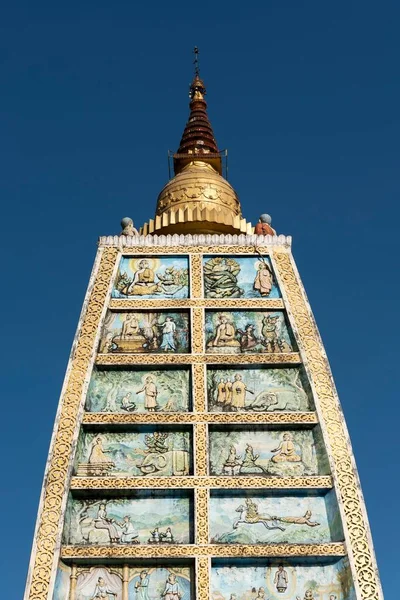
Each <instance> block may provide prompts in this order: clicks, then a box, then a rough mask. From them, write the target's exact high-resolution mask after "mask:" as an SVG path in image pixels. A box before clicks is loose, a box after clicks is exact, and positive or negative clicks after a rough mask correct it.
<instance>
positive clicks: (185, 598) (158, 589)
mask: <svg viewBox="0 0 400 600" xmlns="http://www.w3.org/2000/svg"><path fill="white" fill-rule="evenodd" d="M129 578H130V582H129V588H128V589H129V598H128V600H153V598H154V600H159V599H160V600H161V599H162V598H165V599H166V600H191V598H194V595H193V594H192V588H193V577H192V571H191V569H190V568H188V567H173V566H165V567H163V566H159V565H157V566H153V567H145V568H143V567H142V566H141V567H138V568H131V569H129Z"/></svg>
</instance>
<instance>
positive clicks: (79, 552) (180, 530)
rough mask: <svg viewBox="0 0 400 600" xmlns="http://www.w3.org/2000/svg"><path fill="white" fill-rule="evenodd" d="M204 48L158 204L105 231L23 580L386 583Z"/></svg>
mask: <svg viewBox="0 0 400 600" xmlns="http://www.w3.org/2000/svg"><path fill="white" fill-rule="evenodd" d="M205 96H206V88H205V84H204V82H203V80H202V79H201V78H200V73H199V70H198V66H197V63H196V71H195V76H194V79H193V81H192V84H191V86H190V113H189V119H188V121H187V124H186V126H185V129H184V132H183V135H182V139H181V142H180V145H179V148H178V150H177V151H176V153H174V154H173V156H172V157H171V158H172V161H173V168H174V176H173V177H172V178H171V179H170V180H169V181H168V183H167V184H166V185H165V187H164V188H163V189H162V190H161V192H160V194H159V196H158V199H157V205H156V210H155V215H154V218H153V219H150V220H149V221H148V222H147V223H145V224H144V225H143V226H142V227H141V228H140V229H139V230H137V229H136V228H135V226H134V224H133V221H132V220H131V219H130V218H124V219H123V221H122V232H121V234H120V235H111V236H105V237H100V239H99V245H98V251H97V256H96V259H95V263H94V267H93V272H92V275H91V277H90V281H89V285H88V290H87V293H86V297H85V300H84V304H83V309H82V315H81V318H80V320H79V323H78V328H77V333H76V336H75V340H74V343H73V347H72V352H71V357H70V360H69V364H68V367H67V371H66V375H65V382H64V385H63V388H62V392H61V397H60V402H59V408H58V412H57V416H56V421H55V425H54V433H53V439H52V443H51V448H50V452H49V457H48V462H47V466H46V472H45V477H44V483H43V488H42V493H41V499H40V505H39V511H38V517H37V525H36V530H35V535H34V541H33V549H32V556H31V562H30V567H29V572H28V579H27V585H26V592H25V599H26V600H104V599H106V600H113V599H114V598H116V599H118V600H156V599H160V600H162V599H165V600H295V599H296V600H379V599H382V598H383V596H382V591H381V587H380V582H379V576H378V572H377V567H376V562H375V556H374V551H373V546H372V540H371V535H370V530H369V525H368V521H367V516H366V510H365V505H364V501H363V496H362V492H361V489H360V484H359V480H358V475H357V470H356V466H355V462H354V457H353V453H352V449H351V445H350V440H349V435H348V432H347V429H346V424H345V421H344V417H343V413H342V410H341V407H340V404H339V400H338V396H337V393H336V389H335V386H334V383H333V379H332V375H331V371H330V368H329V364H328V361H327V357H326V354H325V350H324V347H323V345H322V342H321V339H320V336H319V333H318V330H317V327H316V324H315V321H314V318H313V315H312V312H311V308H310V306H309V303H308V301H307V297H306V294H305V291H304V288H303V286H302V283H301V280H300V277H299V274H298V271H297V269H296V266H295V263H294V260H293V257H292V252H291V238H290V237H289V236H285V235H277V234H276V232H275V231H274V229H272V225H271V219H270V217H269V216H268V215H267V214H264V215H261V217H260V220H259V222H258V223H257V224H256V226H255V227H253V226H252V225H251V223H249V222H247V221H246V219H245V218H244V217H243V215H242V209H241V204H240V201H239V198H238V196H237V194H236V192H235V190H234V189H233V187H232V186H231V185H230V183H228V181H227V180H226V178H225V177H224V170H223V158H224V155H223V153H222V152H220V150H219V149H218V145H217V142H216V139H215V136H214V132H213V129H212V127H211V124H210V121H209V118H208V114H207V103H206V99H205Z"/></svg>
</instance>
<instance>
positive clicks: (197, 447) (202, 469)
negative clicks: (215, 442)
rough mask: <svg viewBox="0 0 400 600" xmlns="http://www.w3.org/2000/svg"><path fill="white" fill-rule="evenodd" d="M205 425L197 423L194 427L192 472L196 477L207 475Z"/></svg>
mask: <svg viewBox="0 0 400 600" xmlns="http://www.w3.org/2000/svg"><path fill="white" fill-rule="evenodd" d="M207 449H208V444H207V424H206V423H197V424H196V425H195V426H194V472H195V474H196V475H197V477H199V476H201V475H207V471H208V461H207Z"/></svg>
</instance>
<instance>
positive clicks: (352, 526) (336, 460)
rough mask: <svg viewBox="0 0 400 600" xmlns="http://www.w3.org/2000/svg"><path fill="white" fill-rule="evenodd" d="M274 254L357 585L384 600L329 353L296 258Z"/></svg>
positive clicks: (366, 595) (366, 598)
mask: <svg viewBox="0 0 400 600" xmlns="http://www.w3.org/2000/svg"><path fill="white" fill-rule="evenodd" d="M272 257H273V259H274V266H275V273H276V274H277V276H278V278H279V280H280V287H281V290H282V293H283V292H284V291H285V293H286V294H287V297H288V299H289V302H288V312H289V315H290V313H291V315H292V320H293V323H292V325H293V326H294V327H293V329H294V330H295V331H297V336H298V344H299V348H300V350H301V352H302V353H304V354H303V355H304V358H305V360H304V362H305V366H306V368H307V370H308V371H309V373H310V375H311V382H312V384H313V386H314V388H315V391H316V398H315V403H316V405H317V410H318V409H319V410H318V412H319V413H320V419H321V424H322V426H323V429H324V431H325V432H326V433H327V437H328V439H327V440H326V442H327V446H328V449H330V456H331V459H332V462H333V470H334V474H335V477H336V480H337V492H338V496H339V500H340V501H341V503H342V506H343V508H344V515H345V529H347V531H348V538H349V542H350V547H349V554H350V556H352V559H353V560H352V561H351V562H352V563H353V566H354V575H355V577H354V579H355V584H356V586H358V588H359V590H360V592H361V596H360V598H361V599H362V600H380V599H382V598H383V596H382V590H381V587H380V582H379V579H378V577H377V567H376V563H375V557H374V554H373V548H372V540H371V536H370V531H369V526H368V521H367V517H366V512H365V507H364V502H363V499H362V494H361V490H360V486H359V481H358V476H357V471H356V467H355V464H354V461H353V459H352V456H353V453H352V449H351V446H350V440H349V438H348V433H347V431H346V426H345V422H344V418H343V415H342V412H341V408H340V405H339V401H338V398H337V394H336V390H335V387H334V383H333V379H332V375H331V372H330V368H329V364H328V361H327V358H326V354H325V352H324V350H323V347H322V343H321V340H320V337H319V333H318V330H317V327H316V325H315V322H314V318H313V316H312V313H311V310H310V308H309V306H308V303H307V300H306V296H305V292H304V290H303V288H302V285H301V283H300V278H299V277H298V274H297V272H296V270H295V267H294V265H293V264H292V260H291V256H290V255H289V253H288V252H283V251H281V250H278V249H277V250H276V251H274V252H273V253H272Z"/></svg>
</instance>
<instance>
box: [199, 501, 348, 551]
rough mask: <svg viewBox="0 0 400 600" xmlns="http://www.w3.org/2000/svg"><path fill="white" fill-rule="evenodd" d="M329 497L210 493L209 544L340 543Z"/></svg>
mask: <svg viewBox="0 0 400 600" xmlns="http://www.w3.org/2000/svg"><path fill="white" fill-rule="evenodd" d="M330 493H331V492H329V494H330ZM329 494H327V495H326V496H324V495H316V494H304V493H303V494H289V493H288V494H287V495H283V494H274V495H272V494H267V493H265V492H264V493H261V492H257V491H255V490H253V491H239V492H238V491H235V492H232V493H226V492H214V491H211V498H210V538H211V539H210V541H211V543H218V544H272V543H295V544H301V543H306V544H318V543H325V542H337V541H342V540H343V531H342V528H341V526H340V515H339V509H338V506H337V502H336V501H335V502H334V503H333V502H332V501H329V509H328V506H327V497H328V496H329ZM329 500H330V499H329ZM331 519H333V521H334V524H333V526H332V523H331Z"/></svg>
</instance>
